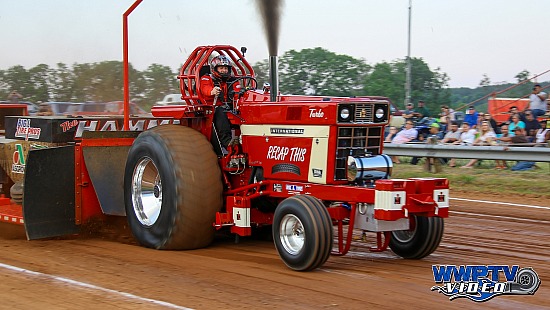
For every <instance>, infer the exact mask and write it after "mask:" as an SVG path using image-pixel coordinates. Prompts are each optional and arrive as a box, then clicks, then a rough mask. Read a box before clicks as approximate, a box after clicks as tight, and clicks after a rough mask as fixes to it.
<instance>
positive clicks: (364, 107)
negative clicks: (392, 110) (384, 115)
mask: <svg viewBox="0 0 550 310" xmlns="http://www.w3.org/2000/svg"><path fill="white" fill-rule="evenodd" d="M372 110H373V104H372V103H358V104H356V105H355V123H372V122H373V120H374V116H373V111H372Z"/></svg>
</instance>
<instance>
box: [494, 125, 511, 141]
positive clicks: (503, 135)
mask: <svg viewBox="0 0 550 310" xmlns="http://www.w3.org/2000/svg"><path fill="white" fill-rule="evenodd" d="M508 128H509V126H508V125H506V124H503V125H502V126H500V134H498V135H497V141H498V142H504V141H501V139H502V138H508V137H510V131H509V130H508Z"/></svg>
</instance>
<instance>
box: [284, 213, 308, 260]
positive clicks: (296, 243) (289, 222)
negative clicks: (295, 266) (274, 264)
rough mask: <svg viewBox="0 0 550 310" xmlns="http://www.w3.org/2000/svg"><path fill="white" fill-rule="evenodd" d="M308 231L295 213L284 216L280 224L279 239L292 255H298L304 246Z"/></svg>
mask: <svg viewBox="0 0 550 310" xmlns="http://www.w3.org/2000/svg"><path fill="white" fill-rule="evenodd" d="M305 238H306V233H305V229H304V225H303V224H302V221H300V219H299V218H298V217H297V216H295V215H293V214H286V215H285V216H283V219H282V220H281V224H280V236H279V239H280V241H281V244H282V245H283V248H284V249H285V250H286V251H287V252H288V253H289V254H292V255H297V254H298V253H300V251H302V249H303V248H304V243H305Z"/></svg>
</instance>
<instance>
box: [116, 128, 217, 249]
mask: <svg viewBox="0 0 550 310" xmlns="http://www.w3.org/2000/svg"><path fill="white" fill-rule="evenodd" d="M222 190H223V189H222V183H221V172H220V168H219V166H218V160H217V157H216V155H215V154H214V151H213V150H212V145H211V144H210V142H209V141H208V140H207V139H206V138H205V137H204V136H203V135H202V134H200V133H199V132H197V131H196V130H194V129H192V128H189V127H184V126H176V125H165V126H158V127H155V128H153V129H150V130H148V131H145V132H143V133H141V134H140V135H139V136H138V137H137V138H136V140H135V141H134V143H133V144H132V147H131V148H130V150H129V153H128V159H127V161H126V169H125V174H124V201H125V207H126V216H127V219H128V224H129V226H130V229H131V230H132V233H133V235H134V237H135V238H136V239H137V240H138V242H139V243H140V244H142V245H143V246H146V247H150V248H155V249H171V250H189V249H197V248H202V247H205V246H208V245H209V244H210V243H211V242H212V240H213V238H214V227H213V225H212V224H213V223H214V221H215V215H216V212H217V211H219V210H220V209H221V207H222V203H223V200H222Z"/></svg>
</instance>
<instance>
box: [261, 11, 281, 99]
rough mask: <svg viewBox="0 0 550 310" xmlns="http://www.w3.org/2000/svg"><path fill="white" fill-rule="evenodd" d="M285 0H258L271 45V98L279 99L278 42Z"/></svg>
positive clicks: (269, 44)
mask: <svg viewBox="0 0 550 310" xmlns="http://www.w3.org/2000/svg"><path fill="white" fill-rule="evenodd" d="M283 2H284V0H256V4H257V8H258V10H259V11H260V15H261V16H262V20H263V24H264V30H265V34H266V37H267V45H268V47H269V83H270V84H271V85H270V86H271V89H270V91H269V93H270V96H269V99H270V100H271V102H276V101H277V97H278V96H277V95H278V94H279V77H278V72H277V71H278V70H277V44H278V41H279V24H280V21H281V12H282V9H283Z"/></svg>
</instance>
